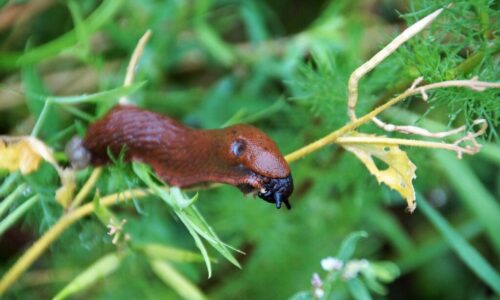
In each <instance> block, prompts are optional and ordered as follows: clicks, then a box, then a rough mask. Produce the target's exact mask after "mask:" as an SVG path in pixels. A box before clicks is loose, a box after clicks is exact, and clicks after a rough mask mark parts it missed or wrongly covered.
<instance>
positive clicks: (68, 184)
mask: <svg viewBox="0 0 500 300" xmlns="http://www.w3.org/2000/svg"><path fill="white" fill-rule="evenodd" d="M61 183H62V186H61V187H60V188H59V189H57V191H56V200H57V202H59V204H61V206H62V207H64V208H66V207H68V205H69V204H70V202H71V200H72V199H73V194H74V192H75V189H76V183H75V171H74V170H73V169H69V168H68V169H64V170H63V171H62V177H61Z"/></svg>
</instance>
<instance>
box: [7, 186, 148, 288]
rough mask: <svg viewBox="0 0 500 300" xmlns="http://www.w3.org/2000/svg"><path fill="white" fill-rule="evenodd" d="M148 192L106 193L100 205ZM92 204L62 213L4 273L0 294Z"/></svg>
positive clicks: (89, 211) (89, 210)
mask: <svg viewBox="0 0 500 300" xmlns="http://www.w3.org/2000/svg"><path fill="white" fill-rule="evenodd" d="M148 194H149V191H148V190H144V189H136V190H130V191H125V192H119V193H115V194H111V195H108V196H106V197H104V198H102V199H101V205H102V206H111V205H114V204H117V203H121V202H125V201H126V200H129V199H132V198H136V199H139V198H142V197H145V196H147V195H148ZM94 208H95V206H94V204H93V203H87V204H85V205H83V206H81V207H79V208H77V209H75V210H73V211H71V212H69V213H68V214H66V215H63V216H62V217H61V218H60V219H59V220H58V221H57V223H56V224H55V225H54V226H52V227H51V228H50V229H49V230H48V231H46V232H45V233H44V234H43V235H42V237H40V238H39V239H38V240H37V241H36V242H35V243H34V244H33V245H32V246H31V247H30V248H29V249H28V250H27V251H26V252H25V253H24V254H23V255H22V256H21V257H20V258H19V259H18V260H17V261H16V262H15V264H14V265H13V266H12V267H11V268H10V269H9V270H8V271H7V273H5V274H4V276H3V277H2V279H1V280H0V296H2V295H3V294H4V293H5V291H6V290H7V289H8V288H9V287H10V286H11V285H12V284H13V283H14V282H15V281H16V280H17V279H18V278H19V276H21V274H23V273H24V272H25V271H26V270H27V269H28V268H29V267H30V266H31V265H32V264H33V262H35V260H36V259H37V258H38V257H40V255H41V254H42V253H43V252H44V251H45V250H46V249H47V248H48V247H49V246H50V245H51V244H52V243H53V242H54V241H55V240H56V239H57V238H58V237H59V236H60V235H61V234H62V233H63V232H64V231H65V230H66V229H67V228H68V227H69V226H71V225H72V224H73V223H75V222H76V221H78V220H79V219H81V218H83V217H85V216H87V215H89V214H91V213H92V212H93V211H94Z"/></svg>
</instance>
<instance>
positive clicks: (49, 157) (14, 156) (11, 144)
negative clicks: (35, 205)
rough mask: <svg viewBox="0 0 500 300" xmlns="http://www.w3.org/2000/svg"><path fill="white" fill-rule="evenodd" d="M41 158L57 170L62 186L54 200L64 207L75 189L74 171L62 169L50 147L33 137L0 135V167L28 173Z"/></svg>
mask: <svg viewBox="0 0 500 300" xmlns="http://www.w3.org/2000/svg"><path fill="white" fill-rule="evenodd" d="M42 160H45V161H46V162H48V163H50V164H51V165H52V166H53V167H54V168H55V169H56V170H57V173H58V174H59V177H60V178H61V184H62V186H61V187H60V188H59V189H58V190H57V192H56V200H57V201H58V202H59V203H60V204H61V205H62V206H63V207H64V208H66V207H67V205H68V204H69V202H70V201H71V199H72V197H73V192H74V191H75V189H76V184H75V175H74V171H73V170H71V169H66V170H63V169H62V168H61V167H60V166H59V165H58V164H57V162H56V160H55V159H54V155H53V153H52V149H51V148H50V147H48V146H47V145H45V144H44V143H43V142H42V141H40V140H38V139H36V138H34V137H31V136H21V137H11V136H0V169H7V170H9V171H10V172H14V171H17V170H19V171H20V172H21V173H22V174H29V173H31V172H34V171H36V170H38V168H39V167H40V162H41V161H42Z"/></svg>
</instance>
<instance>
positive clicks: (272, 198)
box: [257, 174, 293, 209]
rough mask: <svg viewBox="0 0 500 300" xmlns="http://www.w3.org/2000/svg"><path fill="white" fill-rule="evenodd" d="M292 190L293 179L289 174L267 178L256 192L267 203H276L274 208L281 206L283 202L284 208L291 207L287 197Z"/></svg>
mask: <svg viewBox="0 0 500 300" xmlns="http://www.w3.org/2000/svg"><path fill="white" fill-rule="evenodd" d="M292 192H293V179H292V175H291V174H290V175H289V176H288V177H285V178H269V179H268V181H267V182H265V183H264V184H263V186H262V188H261V189H260V190H259V192H258V194H257V195H258V196H259V197H260V198H261V199H263V200H264V201H267V202H269V203H274V204H276V208H277V209H279V208H281V204H282V203H284V204H285V206H286V208H288V209H291V208H292V206H291V205H290V202H289V201H288V197H290V195H291V194H292Z"/></svg>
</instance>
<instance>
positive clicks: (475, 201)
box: [0, 0, 500, 299]
mask: <svg viewBox="0 0 500 300" xmlns="http://www.w3.org/2000/svg"><path fill="white" fill-rule="evenodd" d="M450 3H451V1H430V0H413V1H409V2H408V6H405V4H402V2H401V1H379V2H374V4H370V5H368V4H366V2H364V1H348V0H340V1H338V0H335V1H328V0H324V1H317V2H314V3H313V2H310V1H309V2H308V1H285V2H283V1H262V0H258V1H225V0H203V1H149V0H147V1H132V0H120V1H112V0H104V1H97V0H91V1H59V2H58V1H52V2H50V3H49V4H47V5H48V6H47V7H44V8H33V7H34V6H30V5H31V4H30V2H19V1H8V4H4V5H2V6H1V7H2V8H1V10H0V14H4V13H5V14H7V13H8V12H10V13H12V12H13V11H15V10H14V9H19V10H20V11H27V12H30V13H32V15H30V18H26V19H23V18H15V19H12V21H10V22H7V23H6V25H2V26H5V27H1V26H0V45H1V46H2V48H1V52H0V73H1V83H0V99H1V100H0V134H1V135H4V134H9V135H30V134H31V135H33V136H36V137H38V138H40V139H41V140H42V141H44V142H45V143H46V144H48V145H49V146H50V147H52V148H53V149H54V150H55V153H54V156H55V157H56V159H57V160H58V162H59V163H60V164H68V159H67V157H66V155H65V154H64V146H65V144H66V143H67V141H68V140H69V139H70V138H71V137H72V136H74V135H79V136H83V135H84V134H85V131H86V128H87V127H88V125H89V124H90V123H91V122H93V121H95V120H96V119H98V118H99V117H101V116H102V115H103V114H104V113H105V112H107V111H108V110H109V109H110V107H112V106H113V105H114V104H115V103H116V101H117V100H118V99H119V98H120V97H122V96H126V97H127V98H128V99H130V101H131V102H133V103H136V104H137V105H139V106H141V107H144V108H148V109H150V110H153V111H156V112H159V113H164V114H168V115H169V116H172V117H174V118H176V119H178V120H180V121H182V122H183V123H185V124H187V125H189V126H192V127H198V128H219V127H223V126H227V125H230V124H235V123H240V122H245V123H251V124H253V125H255V126H257V127H258V128H260V129H262V130H263V131H265V132H266V133H267V134H268V135H269V136H270V137H271V138H273V140H275V141H276V143H277V144H278V145H279V148H280V150H281V151H282V152H283V153H290V152H292V151H293V150H296V149H298V148H300V147H302V146H304V145H306V144H307V143H310V142H312V141H314V140H315V139H317V138H320V137H322V136H324V135H325V134H327V133H329V132H331V131H333V130H335V129H337V128H339V127H341V126H342V125H344V124H345V123H346V122H347V121H348V115H347V95H348V90H347V82H348V79H349V76H350V74H351V72H352V71H353V70H354V69H356V68H357V67H358V66H360V65H361V64H362V63H363V62H364V61H366V60H367V59H368V58H370V57H371V56H372V55H373V54H374V53H376V52H377V51H378V50H379V49H381V48H382V47H383V46H384V45H386V44H387V43H388V42H389V41H390V40H391V39H392V38H394V37H395V36H397V34H398V33H400V32H401V31H402V28H404V27H406V26H408V25H411V24H413V23H415V22H416V21H418V20H419V19H421V18H422V17H424V16H426V15H428V14H429V13H431V12H432V11H435V10H436V9H438V8H442V7H446V8H445V10H444V11H443V13H442V14H441V15H440V16H439V18H438V19H437V20H436V21H435V22H433V24H432V25H431V26H429V27H428V28H426V29H425V30H424V31H423V32H421V33H419V34H418V35H416V36H415V37H414V38H412V39H411V40H409V41H408V42H407V43H406V44H404V45H403V46H402V47H401V48H399V49H398V50H397V51H396V52H395V53H394V54H393V55H391V56H390V57H389V58H387V59H386V60H385V61H384V62H383V63H382V64H380V65H379V66H378V67H377V68H375V69H374V70H373V71H371V72H370V73H369V74H368V75H367V76H365V77H364V78H363V79H362V80H361V81H360V86H359V89H360V90H359V101H358V105H357V107H356V113H357V115H358V116H361V115H363V114H365V113H367V112H369V111H370V110H371V109H373V108H374V107H376V106H378V105H380V104H381V103H384V102H385V101H386V100H387V99H389V98H391V97H392V96H394V95H396V94H400V93H401V92H403V91H404V90H406V89H407V88H408V87H409V86H410V85H411V83H412V82H413V80H414V79H416V78H417V77H419V76H423V78H424V81H425V82H426V83H432V82H439V81H444V80H454V79H471V78H474V77H475V76H478V77H479V79H480V80H483V81H491V82H497V81H498V80H499V78H498V68H499V62H498V55H499V54H498V50H499V46H498V36H497V35H498V33H497V28H500V24H499V19H500V18H499V11H500V10H499V7H498V6H499V5H498V3H497V2H494V1H488V0H481V1H474V0H464V1H454V2H453V4H452V6H451V7H448V4H450ZM2 4H3V3H2ZM13 7H14V8H13ZM16 20H17V21H16ZM147 29H151V30H152V32H153V34H152V37H151V40H150V41H149V42H148V44H147V46H146V48H145V50H144V53H143V54H142V57H141V60H140V63H139V65H138V67H137V69H136V73H135V80H134V84H132V85H130V86H125V87H124V86H123V78H124V76H125V72H126V67H127V64H128V61H129V58H130V55H131V53H132V52H133V49H134V47H135V45H136V43H137V40H138V39H139V38H140V36H141V35H142V34H143V33H144V32H145V31H146V30H147ZM414 116H416V117H414ZM380 117H381V118H382V119H383V120H388V121H391V122H397V123H398V124H404V125H418V126H423V127H425V128H428V129H429V130H434V131H439V130H445V129H447V128H448V129H450V128H452V127H458V126H460V125H462V124H466V125H467V126H468V127H469V128H471V127H472V124H473V122H474V120H476V119H479V118H484V119H486V120H487V122H488V125H489V128H488V130H487V133H486V135H485V138H486V140H484V139H479V142H480V143H481V144H485V146H484V148H483V150H484V152H480V153H479V154H478V155H476V156H475V157H470V156H467V155H465V156H464V158H463V159H462V160H461V161H458V160H456V159H455V157H453V155H448V154H449V153H443V152H442V151H444V150H432V151H430V150H429V151H428V150H426V149H424V148H416V149H409V148H406V147H401V148H402V149H403V150H407V151H408V154H409V156H410V157H411V159H412V160H413V162H414V163H415V164H416V165H417V166H418V169H417V178H416V179H415V180H414V184H415V186H416V189H417V190H419V191H420V192H421V193H422V194H424V195H425V197H426V198H428V200H429V201H428V202H426V203H427V206H423V209H422V211H421V209H420V208H419V207H418V205H417V209H416V211H415V212H414V213H413V214H408V213H406V212H405V211H404V201H403V200H402V199H401V198H400V196H399V195H398V194H397V193H395V192H393V191H391V190H389V189H388V188H386V187H385V186H380V185H378V184H377V182H376V179H375V178H373V177H372V176H371V175H370V174H369V173H368V172H367V171H366V168H365V167H364V166H363V164H362V163H360V162H359V161H358V160H357V159H356V158H355V157H354V156H353V155H352V154H350V153H347V152H345V151H343V150H342V148H341V147H338V146H335V145H332V146H327V147H325V148H324V149H322V150H321V151H317V152H314V153H313V154H311V155H309V156H308V157H305V158H304V159H301V160H299V161H296V162H294V163H293V164H291V169H292V174H293V178H294V183H295V191H294V194H293V196H292V198H291V203H292V205H293V209H292V210H291V211H283V210H280V211H277V210H276V209H273V207H272V206H270V205H269V204H268V203H265V202H264V201H261V200H260V199H252V197H246V198H245V197H244V196H242V195H241V193H240V192H239V191H238V190H237V189H235V188H234V187H230V186H219V187H216V188H212V189H208V190H203V191H198V194H196V195H192V194H191V192H187V194H186V192H183V191H180V190H179V189H176V188H172V189H167V188H164V187H163V184H162V183H161V182H160V181H159V180H158V179H157V178H156V177H155V175H154V173H152V172H151V171H150V170H149V169H148V168H147V167H146V166H145V165H142V164H138V163H134V164H133V165H132V166H131V165H130V164H129V163H126V162H124V161H123V159H121V158H120V157H118V158H116V159H114V163H113V164H111V165H109V166H106V167H105V170H104V171H103V173H102V175H101V176H100V177H99V180H98V182H97V183H96V186H95V190H97V191H98V192H95V190H92V191H91V193H89V195H88V196H87V197H86V198H85V199H84V203H87V205H89V207H91V208H92V210H93V212H94V214H91V213H89V214H87V215H85V217H81V218H79V219H78V220H77V221H76V222H75V223H74V224H72V225H71V226H69V227H68V228H67V229H65V230H64V232H63V233H61V235H60V236H58V238H57V239H56V240H55V241H54V242H53V243H51V245H50V247H48V249H47V250H46V252H44V253H43V254H42V255H41V256H40V257H39V258H38V259H37V260H36V264H32V265H30V267H29V268H28V270H27V272H26V273H25V274H23V275H22V276H21V277H20V278H19V280H17V281H16V283H15V284H14V285H12V286H10V287H9V289H8V290H7V291H6V294H5V295H6V297H7V298H24V299H30V298H35V297H36V298H52V297H54V296H55V295H58V293H61V294H59V295H60V296H61V297H62V296H64V297H70V296H73V297H83V298H89V299H123V298H141V299H144V298H145V299H160V298H161V299H177V298H185V299H186V298H187V299H194V298H203V297H208V298H213V299H234V298H238V299H285V298H288V297H293V299H310V298H311V297H313V298H314V297H316V296H315V294H314V288H315V287H314V286H313V285H311V277H312V275H313V273H314V272H317V271H318V270H319V268H320V261H321V260H322V259H324V258H326V257H328V256H330V255H332V253H337V254H336V255H337V257H338V258H341V259H342V260H343V261H344V262H345V263H347V262H348V261H349V260H353V259H352V258H358V257H363V258H366V260H367V262H369V265H370V267H369V268H365V269H363V270H364V271H363V272H361V273H360V274H361V275H360V276H357V277H352V278H342V276H341V273H340V272H333V271H332V272H327V273H328V274H327V275H325V276H330V277H329V278H328V279H327V280H324V282H328V284H329V286H323V287H324V291H325V292H328V293H327V294H329V295H334V298H335V299H351V298H356V299H370V297H372V296H370V295H371V294H370V293H373V295H377V296H376V297H384V296H383V295H386V297H391V298H392V297H412V298H449V299H460V298H464V297H466V298H491V297H495V295H497V296H498V290H497V289H496V288H495V287H496V286H495V283H496V281H498V280H497V277H498V275H497V274H496V273H495V271H494V270H491V269H492V267H490V266H495V265H498V262H499V260H500V257H499V256H498V254H497V253H498V249H499V245H498V235H495V229H496V228H498V226H497V223H498V220H499V218H500V215H498V206H499V202H498V199H500V192H499V191H500V189H499V188H498V187H499V185H500V182H499V181H498V179H497V178H499V173H498V161H499V156H498V153H500V152H498V151H497V150H498V149H500V144H499V141H498V129H499V127H500V101H499V97H498V89H488V90H485V91H482V92H478V91H473V90H470V89H464V88H446V89H436V90H432V91H430V92H429V99H428V101H427V102H424V101H422V99H421V97H420V96H414V97H411V98H410V99H408V100H407V101H405V102H403V103H401V104H400V105H398V107H397V108H394V109H391V110H389V111H387V112H386V113H383V114H382V115H381V116H380ZM436 124H437V125H436ZM360 131H362V132H366V133H377V134H385V135H388V136H393V137H405V136H403V135H401V134H397V133H394V134H389V133H386V132H383V131H382V130H381V129H379V128H377V127H375V126H373V125H366V126H363V127H361V128H360ZM452 140H456V139H452ZM434 151H436V152H434ZM437 151H439V152H437ZM92 171H93V167H89V168H86V169H84V170H80V171H78V172H77V173H76V174H75V176H76V190H77V191H80V190H81V189H82V187H83V185H84V184H85V182H87V181H88V179H89V177H90V176H91V174H92ZM60 185H61V183H60V179H59V177H58V174H57V172H56V171H55V170H54V168H53V167H52V166H51V165H50V164H47V163H42V164H41V167H40V169H38V170H37V171H36V172H34V173H32V174H28V175H21V174H20V173H17V172H15V173H12V174H9V175H7V172H5V171H0V227H2V228H3V227H4V225H3V224H7V225H8V226H7V225H5V229H7V228H8V230H7V231H5V232H4V233H3V234H2V235H1V236H0V258H1V261H2V262H3V263H2V264H1V265H0V274H2V275H1V276H0V277H4V276H5V274H7V273H6V272H7V271H8V270H9V269H10V268H11V267H12V266H13V265H14V264H15V263H16V261H18V259H19V257H20V256H21V255H22V254H23V253H26V252H25V251H26V249H31V248H30V247H31V245H32V244H33V242H34V241H36V240H37V239H38V238H39V237H40V236H42V235H43V234H45V233H46V232H47V231H48V230H49V229H50V228H53V226H54V224H57V222H58V220H60V218H61V217H62V218H64V216H68V215H71V211H65V210H64V209H63V208H62V207H61V206H60V205H59V204H58V203H57V202H56V200H55V193H56V191H57V189H58V188H59V187H60ZM145 188H150V189H151V190H152V192H151V193H148V194H146V195H142V194H141V192H140V191H138V190H137V189H145ZM127 191H134V193H133V194H132V196H131V197H130V198H128V199H127V200H125V201H121V200H119V199H120V195H119V193H126V192H127ZM113 193H118V194H116V195H115V198H113V199H112V200H113V201H115V202H116V204H115V203H113V204H115V205H113V206H107V207H106V208H105V210H103V211H104V212H105V213H102V212H103V211H100V209H101V208H103V209H104V205H103V202H104V199H105V198H106V195H111V194H113ZM34 195H36V196H34ZM33 197H37V198H33ZM479 198H480V199H479ZM33 199H36V201H35V200H33ZM92 199H95V201H94V202H92ZM418 201H419V198H418V197H417V204H418ZM424 205H426V204H424ZM20 212H22V213H20ZM99 212H101V213H102V214H100V213H99ZM99 216H101V218H99ZM103 216H105V217H103ZM110 216H112V217H110ZM101 219H103V220H101ZM106 219H114V221H113V222H111V221H106ZM122 220H126V221H122ZM102 223H104V224H102ZM108 230H111V232H112V234H111V235H110V234H108V233H109V232H107V231H108ZM360 231H362V232H366V238H363V239H361V240H359V241H358V243H357V246H356V247H355V245H354V244H355V243H354V240H356V239H357V238H359V237H361V236H365V234H361V233H359V232H360ZM117 233H119V234H117ZM343 241H346V242H344V243H343V244H342V242H343ZM207 245H210V246H208V247H207ZM228 245H231V246H228ZM340 245H343V246H340ZM232 247H234V248H236V249H241V251H242V252H244V254H242V253H239V252H232ZM339 249H344V250H339ZM214 250H215V251H214ZM337 250H339V252H336V251H337ZM354 261H357V260H355V259H354ZM357 262H358V263H359V262H360V261H357ZM361 264H362V265H364V262H362V263H361ZM234 265H236V266H238V265H241V268H242V269H239V268H235V267H234ZM207 268H208V272H209V274H211V275H212V276H211V278H207V276H206V274H207ZM398 269H399V270H400V271H401V273H402V274H403V275H404V277H401V276H399V275H398V274H399V273H398V271H397V270H398ZM104 275H106V276H104ZM323 278H325V279H326V277H323ZM96 279H99V280H96ZM392 280H394V281H393V283H390V284H387V283H388V282H391V281H392ZM299 291H306V292H304V293H300V294H297V292H299ZM330 292H331V293H330ZM294 295H295V296H294ZM316 298H317V297H316Z"/></svg>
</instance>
